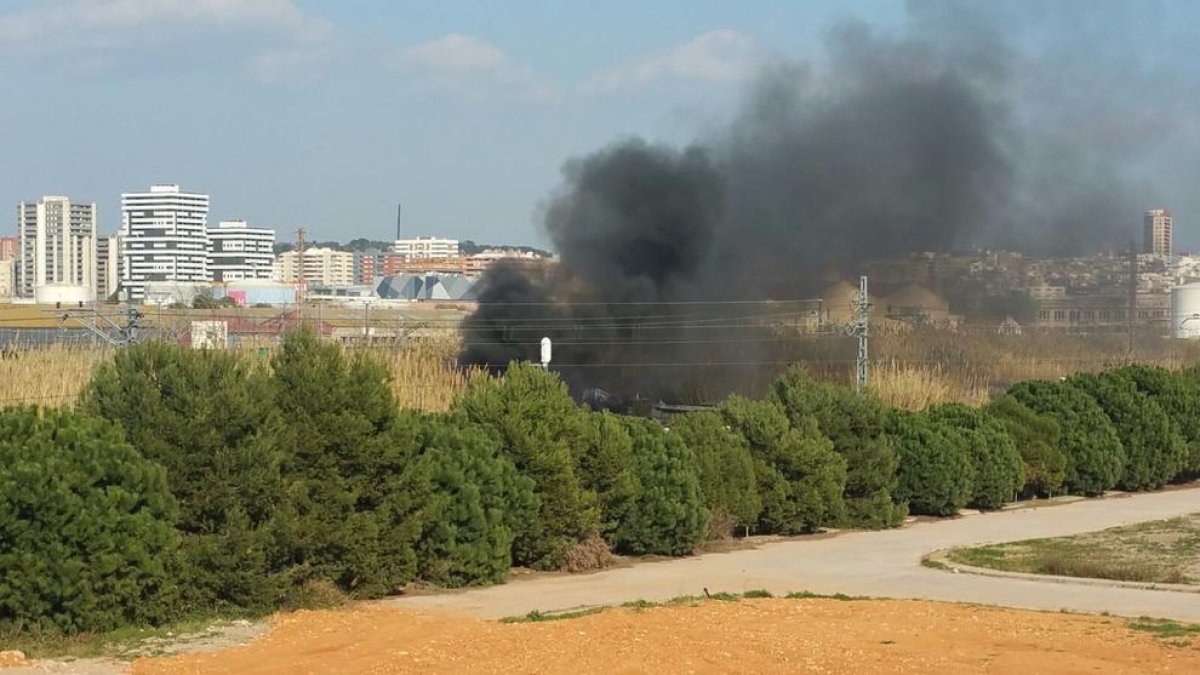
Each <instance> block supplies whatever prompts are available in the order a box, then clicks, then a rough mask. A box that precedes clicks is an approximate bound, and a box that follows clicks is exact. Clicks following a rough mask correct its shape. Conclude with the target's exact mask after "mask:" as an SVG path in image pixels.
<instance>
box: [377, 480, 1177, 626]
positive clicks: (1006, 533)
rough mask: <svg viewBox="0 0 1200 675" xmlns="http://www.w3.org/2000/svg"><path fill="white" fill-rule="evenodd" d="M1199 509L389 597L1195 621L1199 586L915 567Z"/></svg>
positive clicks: (958, 530) (442, 602) (977, 519)
mask: <svg viewBox="0 0 1200 675" xmlns="http://www.w3.org/2000/svg"><path fill="white" fill-rule="evenodd" d="M1196 512H1200V488H1195V489H1189V490H1177V491H1173V492H1162V493H1155V494H1145V495H1136V496H1129V497H1113V498H1109V499H1102V500H1090V501H1083V502H1077V503H1073V504H1065V505H1060V506H1052V507H1043V508H1030V509H1020V510H1014V511H1005V512H1001V513H990V514H983V515H973V516H968V517H965V518H960V519H956V520H948V521H940V522H932V523H919V524H915V525H912V526H910V527H906V528H904V529H902V530H888V531H884V532H851V533H846V534H843V535H840V536H836V537H831V538H826V539H810V540H803V539H801V540H793V541H786V542H778V543H772V544H767V545H764V546H762V547H761V548H758V549H755V550H744V551H735V552H732V553H719V554H709V555H705V556H700V557H694V558H682V559H676V560H670V561H665V562H654V563H645V564H639V565H634V566H632V567H626V568H620V569H613V570H608V571H605V572H600V573H596V574H588V575H578V576H554V577H542V578H537V579H531V580H526V581H516V582H512V583H509V584H506V585H503V586H492V587H489V588H480V589H474V590H469V591H465V592H460V593H452V594H443V595H431V596H419V597H409V598H398V599H396V600H394V601H391V602H395V603H397V604H399V605H401V606H407V607H413V608H430V609H433V608H439V609H446V610H452V611H460V612H463V613H466V614H470V615H473V616H478V617H482V618H498V617H504V616H514V615H519V614H525V613H527V612H529V611H531V610H535V609H536V610H540V611H555V610H562V609H568V608H572V607H583V606H593V605H611V604H617V603H621V602H625V601H629V600H637V599H646V600H663V599H667V598H672V597H675V596H679V595H689V594H699V593H700V592H701V589H702V588H705V587H707V588H708V589H710V590H711V591H718V590H722V591H735V592H736V591H743V590H748V589H753V588H765V589H767V590H769V591H771V592H772V593H776V594H781V593H786V592H788V591H796V590H806V591H812V592H815V593H847V594H850V595H867V596H873V597H890V598H922V599H930V600H950V601H960V602H972V603H979V604H986V605H1002V606H1008V607H1020V608H1027V609H1040V610H1054V611H1057V610H1060V609H1066V610H1072V611H1080V612H1096V613H1098V612H1110V613H1112V614H1116V615H1120V616H1134V617H1136V616H1154V617H1163V618H1172V619H1176V620H1180V621H1190V622H1197V623H1200V595H1197V594H1195V593H1174V592H1170V591H1155V590H1140V589H1130V588H1114V587H1105V586H1083V585H1075V584H1060V583H1049V582H1043V581H1026V580H1021V579H1001V578H995V577H984V576H978V575H973V574H952V573H950V572H945V571H941V570H934V569H929V568H925V567H921V565H920V559H921V557H922V556H924V555H925V554H927V553H931V552H933V551H936V550H940V549H944V548H950V547H954V546H975V545H981V544H987V543H998V542H1004V541H1014V540H1018V539H1030V538H1037V537H1057V536H1064V535H1070V534H1078V533H1081V532H1091V531H1094V530H1101V529H1105V528H1109V527H1116V526H1118V525H1123V524H1128V523H1136V522H1141V521H1146V520H1156V519H1161V518H1170V517H1174V516H1179V515H1185V514H1189V513H1196Z"/></svg>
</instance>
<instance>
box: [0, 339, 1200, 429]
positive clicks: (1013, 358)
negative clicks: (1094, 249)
mask: <svg viewBox="0 0 1200 675" xmlns="http://www.w3.org/2000/svg"><path fill="white" fill-rule="evenodd" d="M460 346H461V343H460V342H459V340H458V337H457V336H456V335H454V334H453V333H449V332H447V333H446V334H445V335H444V336H436V337H430V338H425V339H414V340H410V341H408V342H406V343H403V344H401V345H387V346H373V347H368V348H367V349H368V350H369V351H370V352H371V353H372V354H373V355H374V356H376V357H377V358H379V359H380V360H381V361H382V362H383V363H384V364H385V365H386V366H387V368H388V370H389V371H390V373H391V387H392V390H393V392H394V393H395V395H396V399H397V402H398V404H399V405H400V406H401V407H403V408H412V409H418V410H425V411H431V412H435V411H444V410H446V409H448V408H449V407H450V405H451V403H452V402H453V401H454V399H455V398H456V397H457V396H458V395H459V394H460V393H461V392H462V391H463V390H464V389H465V388H466V387H467V385H468V384H469V383H470V382H471V381H472V380H474V379H475V378H480V377H486V374H484V372H483V371H481V370H479V369H467V370H463V369H460V368H458V367H457V365H456V363H455V356H456V355H457V353H458V350H459V348H460ZM871 348H872V349H871V351H872V354H873V355H875V357H876V359H875V361H874V362H873V363H872V368H871V387H872V389H873V391H875V393H876V394H877V395H878V396H879V397H880V398H881V399H882V400H883V401H885V402H886V403H889V404H891V405H895V406H897V407H901V408H906V409H910V410H920V409H923V408H926V407H929V406H931V405H939V404H942V403H949V402H960V403H966V404H969V405H981V404H983V403H986V402H987V401H988V400H989V399H990V398H993V397H995V396H997V395H999V394H1001V393H1003V392H1004V391H1005V390H1006V389H1007V388H1008V387H1009V386H1011V385H1012V384H1013V383H1015V382H1019V381H1022V380H1029V379H1057V378H1059V377H1066V376H1068V375H1071V374H1073V373H1076V372H1080V371H1096V370H1103V369H1105V368H1112V367H1117V366H1121V365H1125V364H1127V363H1130V362H1134V361H1136V362H1140V363H1149V364H1154V365H1159V366H1163V367H1166V368H1171V369H1178V368H1182V367H1187V366H1190V365H1194V364H1196V363H1197V362H1200V342H1193V341H1183V340H1166V339H1162V338H1153V337H1142V338H1141V339H1139V341H1138V343H1137V344H1136V346H1135V350H1134V352H1133V353H1132V355H1131V354H1130V352H1129V351H1128V345H1127V342H1126V339H1125V338H1123V337H1122V336H1113V335H1109V336H1072V335H1068V334H1065V333H1050V332H1042V333H1033V332H1030V333H1027V334H1026V335H1023V336H998V335H995V334H990V335H989V334H980V333H965V334H964V333H956V332H953V331H937V330H916V331H909V332H896V333H890V334H883V335H879V336H877V337H875V338H873V340H872V343H871ZM243 351H244V352H246V353H247V354H249V353H251V352H257V350H254V349H249V348H247V349H244V350H243ZM853 354H854V341H853V340H852V339H846V338H824V339H813V338H806V337H798V338H797V339H796V340H795V341H794V342H790V343H789V344H788V345H787V349H786V352H785V353H781V354H778V355H777V356H772V357H771V358H782V359H785V360H787V361H792V362H799V363H803V364H806V365H807V366H808V367H809V370H810V371H811V372H812V373H813V375H814V376H815V377H817V378H819V379H823V380H827V381H833V382H838V383H840V384H845V385H849V384H851V383H852V378H853V372H854V364H853ZM111 355H112V350H111V349H110V348H107V347H67V346H48V347H41V348H26V349H21V350H18V351H17V352H15V353H14V355H13V356H12V357H11V358H6V359H3V360H0V405H19V404H36V405H47V406H56V405H70V404H72V403H73V402H74V401H75V400H76V398H77V397H78V395H79V392H80V391H81V390H82V388H83V386H84V385H85V384H86V383H87V380H88V379H89V378H90V376H91V373H92V371H93V370H94V369H95V367H96V366H97V365H99V364H101V363H103V362H105V361H107V360H108V359H109V358H111ZM261 356H262V355H261V354H260V355H259V358H261ZM773 377H774V375H773V374H772V373H770V372H763V373H759V374H757V375H756V377H755V378H754V381H755V382H756V383H757V384H756V385H755V386H756V387H757V389H756V390H755V391H749V390H748V391H745V392H743V393H745V394H748V395H751V396H757V395H761V394H762V393H764V390H765V387H766V386H767V385H768V384H769V383H770V381H771V379H773Z"/></svg>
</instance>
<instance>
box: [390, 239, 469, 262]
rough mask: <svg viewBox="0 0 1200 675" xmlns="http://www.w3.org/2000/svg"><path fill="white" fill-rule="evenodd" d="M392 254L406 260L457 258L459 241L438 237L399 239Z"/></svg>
mask: <svg viewBox="0 0 1200 675" xmlns="http://www.w3.org/2000/svg"><path fill="white" fill-rule="evenodd" d="M392 253H395V254H396V255H398V256H401V257H404V258H457V257H458V240H457V239H438V238H437V237H417V238H416V239H397V240H396V243H395V244H394V245H393V246H392Z"/></svg>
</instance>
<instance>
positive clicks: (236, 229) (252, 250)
mask: <svg viewBox="0 0 1200 675" xmlns="http://www.w3.org/2000/svg"><path fill="white" fill-rule="evenodd" d="M274 264H275V230H267V229H263V228H258V227H249V226H247V225H246V221H244V220H223V221H221V222H220V223H219V224H218V225H217V226H216V227H210V228H209V229H208V273H209V275H210V276H211V277H212V280H213V281H241V280H244V279H270V278H271V270H272V266H273V265H274Z"/></svg>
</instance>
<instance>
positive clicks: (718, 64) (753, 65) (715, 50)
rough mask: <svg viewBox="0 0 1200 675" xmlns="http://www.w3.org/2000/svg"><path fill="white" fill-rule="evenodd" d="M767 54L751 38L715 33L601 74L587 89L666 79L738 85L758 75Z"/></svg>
mask: <svg viewBox="0 0 1200 675" xmlns="http://www.w3.org/2000/svg"><path fill="white" fill-rule="evenodd" d="M765 58H766V51H765V50H764V49H763V48H762V46H761V45H760V44H759V43H758V42H757V41H756V40H755V39H754V38H752V37H750V36H748V35H746V34H744V33H740V32H738V31H735V30H729V29H722V30H714V31H710V32H707V33H703V34H701V35H698V36H696V37H694V38H692V39H691V40H688V41H687V42H685V43H684V44H682V45H679V46H678V47H675V48H673V49H670V50H667V51H665V52H661V53H659V54H655V55H652V56H649V57H647V58H645V59H642V60H640V61H636V62H633V63H629V64H626V65H622V66H617V67H615V68H612V69H609V70H606V71H604V72H601V73H599V74H597V75H595V76H594V77H592V78H591V79H589V80H588V82H587V84H586V85H585V89H588V90H593V91H611V90H614V89H621V88H624V87H630V86H640V85H647V84H651V83H654V82H658V81H661V80H667V79H690V80H701V81H704V82H716V83H725V82H737V81H741V80H743V79H745V78H747V77H748V76H750V75H752V74H753V73H755V72H756V71H757V70H758V69H759V68H760V67H761V66H762V64H763V63H764V61H765Z"/></svg>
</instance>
